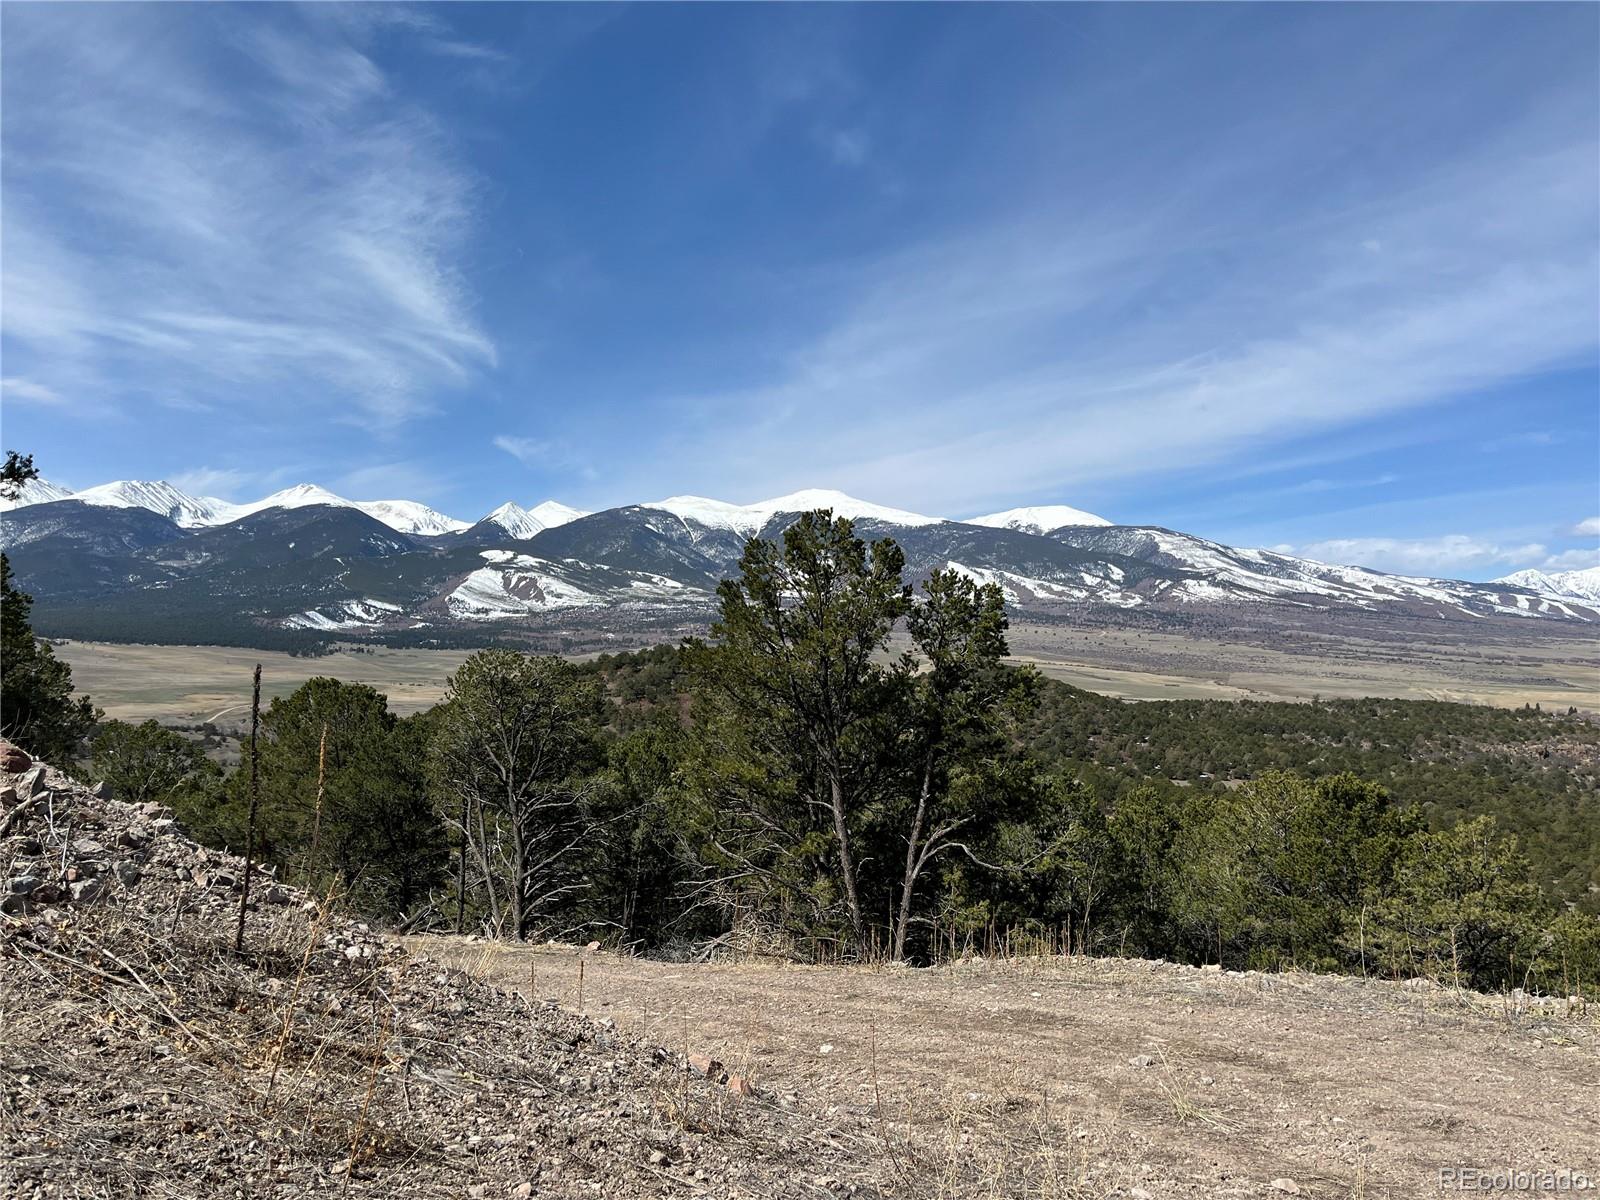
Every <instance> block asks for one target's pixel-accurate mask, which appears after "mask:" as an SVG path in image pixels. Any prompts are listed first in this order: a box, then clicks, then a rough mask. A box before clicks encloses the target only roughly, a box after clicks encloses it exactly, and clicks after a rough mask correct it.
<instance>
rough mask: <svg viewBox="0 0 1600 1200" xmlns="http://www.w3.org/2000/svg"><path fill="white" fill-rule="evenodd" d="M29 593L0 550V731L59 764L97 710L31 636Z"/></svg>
mask: <svg viewBox="0 0 1600 1200" xmlns="http://www.w3.org/2000/svg"><path fill="white" fill-rule="evenodd" d="M32 609H33V597H31V596H29V595H28V594H27V593H26V592H22V591H19V590H17V589H16V588H15V587H13V586H12V583H11V564H10V562H8V561H7V559H6V556H5V555H4V554H0V735H3V736H5V737H7V738H10V739H11V740H12V741H14V742H16V743H18V744H19V745H21V746H22V747H23V748H24V749H26V750H28V751H29V752H30V753H32V754H33V755H34V756H35V757H38V758H43V759H46V760H47V761H49V762H52V763H54V764H56V765H57V766H61V767H65V766H68V765H70V764H71V763H72V761H73V760H74V759H75V758H77V756H78V754H79V752H80V750H81V748H82V746H83V741H84V738H86V737H87V736H88V734H89V731H90V730H91V729H93V728H94V723H95V721H97V720H98V719H99V716H100V714H99V712H98V710H97V709H96V708H95V707H94V705H93V704H92V703H91V702H90V701H89V698H88V697H87V696H76V697H75V696H74V695H73V694H72V668H71V667H70V666H69V665H68V664H66V663H64V662H62V661H61V660H60V659H58V658H57V657H56V656H55V651H53V650H52V649H51V648H50V647H49V646H48V645H47V644H46V643H44V642H42V641H40V640H39V639H38V638H36V637H34V636H33V626H32V624H31V623H30V620H29V618H30V616H31V614H32Z"/></svg>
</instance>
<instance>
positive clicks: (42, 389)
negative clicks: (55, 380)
mask: <svg viewBox="0 0 1600 1200" xmlns="http://www.w3.org/2000/svg"><path fill="white" fill-rule="evenodd" d="M0 395H3V396H5V398H6V399H8V400H23V401H28V402H31V403H34V404H65V403H66V398H65V397H64V396H62V395H61V394H60V393H59V392H57V391H56V390H55V389H54V388H50V387H46V386H45V385H44V384H42V383H35V382H34V381H33V380H31V379H22V378H19V377H15V376H13V377H10V378H6V379H0Z"/></svg>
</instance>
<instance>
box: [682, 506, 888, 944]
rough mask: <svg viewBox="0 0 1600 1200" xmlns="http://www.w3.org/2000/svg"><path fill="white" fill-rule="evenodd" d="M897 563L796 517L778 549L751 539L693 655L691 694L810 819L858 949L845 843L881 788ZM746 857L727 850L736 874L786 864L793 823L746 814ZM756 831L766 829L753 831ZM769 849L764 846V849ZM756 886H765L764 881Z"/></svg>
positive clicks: (804, 835) (853, 863) (861, 928)
mask: <svg viewBox="0 0 1600 1200" xmlns="http://www.w3.org/2000/svg"><path fill="white" fill-rule="evenodd" d="M904 566H905V555H904V553H903V552H902V551H901V550H900V548H899V547H898V546H896V545H895V544H894V542H893V541H891V540H889V539H883V540H881V541H878V542H875V543H873V544H872V545H871V546H870V547H869V546H867V544H866V543H865V542H863V541H862V540H861V539H860V538H858V537H857V536H856V535H855V530H854V527H853V525H852V524H851V522H850V521H849V520H846V519H844V518H840V519H838V520H835V519H834V517H833V514H832V512H831V511H829V510H827V509H820V510H818V511H815V512H808V513H802V514H801V515H800V517H799V518H798V519H797V520H796V521H795V523H794V524H793V525H791V526H789V528H788V529H786V530H785V531H784V535H783V545H782V547H781V548H780V547H779V546H778V545H777V544H776V543H773V542H768V541H763V540H761V539H759V538H753V539H751V540H750V542H749V543H747V545H746V546H745V550H744V555H743V557H742V558H741V559H740V561H739V577H738V578H736V579H728V580H724V581H723V582H722V584H721V585H720V586H719V588H718V590H717V599H718V609H719V615H718V619H717V620H716V622H715V623H714V624H713V625H712V628H711V634H712V638H713V641H714V644H713V645H709V646H707V645H699V646H696V647H695V648H694V651H693V655H692V658H693V662H694V666H695V669H696V672H697V674H698V677H699V680H700V682H701V685H702V686H703V687H704V688H706V689H708V690H709V691H710V692H711V693H712V694H713V695H714V697H715V701H716V703H718V704H720V705H722V706H723V708H724V710H725V711H731V712H733V713H736V714H737V719H738V720H739V721H741V722H742V723H743V724H744V726H745V729H744V736H745V737H746V738H747V739H748V744H749V745H750V747H751V749H752V750H754V751H755V753H757V754H758V755H759V756H760V758H761V762H762V765H763V769H764V770H765V769H768V768H770V769H771V771H772V773H774V774H777V775H779V776H781V777H782V780H783V782H782V783H781V784H780V785H779V786H780V787H787V788H789V789H791V790H792V794H793V798H794V802H795V803H797V804H799V805H801V806H803V808H804V809H805V810H806V811H807V812H815V813H818V814H821V815H823V817H824V821H825V829H826V832H825V833H823V836H824V837H826V838H827V839H828V841H829V843H830V853H831V856H832V858H833V859H834V863H835V870H834V879H835V881H836V882H837V885H838V890H839V895H840V897H841V902H842V904H843V906H844V916H845V923H846V927H847V930H848V933H849V936H850V937H851V938H852V939H853V941H854V942H855V944H856V945H858V946H859V945H861V944H862V943H863V942H864V941H865V940H866V931H867V917H866V910H865V908H864V905H863V902H862V894H861V892H862V889H861V880H860V877H859V871H860V864H859V862H858V856H857V848H856V843H857V839H858V838H859V837H860V836H861V835H862V832H863V829H862V827H863V825H864V824H865V822H866V820H867V819H868V816H869V810H870V809H871V808H872V807H873V806H874V805H875V804H876V803H878V802H879V801H881V799H882V798H883V795H884V792H885V788H886V787H887V786H890V785H891V784H890V780H889V776H890V774H891V770H892V765H891V764H890V763H889V762H887V761H886V759H885V756H884V753H883V751H884V741H885V739H884V735H883V722H884V721H885V720H886V719H888V718H889V717H890V716H891V715H892V713H893V712H894V710H895V708H896V700H895V694H894V692H895V688H896V687H898V686H899V681H898V680H897V679H895V678H893V677H892V676H891V675H890V674H889V673H887V672H885V671H884V670H883V668H882V666H881V664H880V663H879V662H878V661H876V660H877V658H878V656H880V655H881V654H882V653H883V651H884V650H885V649H886V647H887V645H888V641H889V634H890V632H891V631H892V630H893V628H894V625H895V622H896V621H897V620H898V619H899V618H900V617H901V616H903V615H904V614H905V612H906V609H907V608H908V606H909V604H910V589H909V588H907V587H906V586H905V584H904V583H903V582H902V581H901V571H902V570H903V568H904ZM749 815H750V817H751V820H750V821H748V822H746V829H747V831H748V832H751V833H753V834H754V835H755V836H756V838H757V839H758V841H759V842H760V848H759V849H755V848H746V849H739V848H737V847H730V854H731V856H732V857H733V858H735V859H737V860H740V862H741V864H742V869H743V870H745V871H749V872H763V871H768V872H770V871H771V870H772V867H773V864H770V863H767V862H764V861H762V860H764V859H766V858H769V857H770V855H771V854H773V853H775V854H777V855H779V856H787V855H788V854H790V853H793V852H795V851H796V850H801V851H802V852H803V848H802V847H801V846H797V845H795V844H794V839H795V838H796V837H797V836H798V837H799V838H800V840H801V841H802V842H804V841H809V840H810V838H811V837H812V836H813V834H814V833H820V832H822V831H820V830H818V831H813V830H811V828H810V824H811V823H810V822H809V821H808V820H805V819H804V818H800V819H798V820H797V819H793V818H789V817H779V818H778V820H776V821H774V820H771V819H770V818H765V817H762V816H761V815H760V814H757V813H753V812H752V813H751V814H749ZM762 826H767V828H762ZM774 836H776V837H777V838H778V840H779V842H780V843H781V842H784V841H787V842H788V843H789V844H787V845H783V844H775V843H774V842H773V841H772V838H773V837H774ZM769 878H770V876H769Z"/></svg>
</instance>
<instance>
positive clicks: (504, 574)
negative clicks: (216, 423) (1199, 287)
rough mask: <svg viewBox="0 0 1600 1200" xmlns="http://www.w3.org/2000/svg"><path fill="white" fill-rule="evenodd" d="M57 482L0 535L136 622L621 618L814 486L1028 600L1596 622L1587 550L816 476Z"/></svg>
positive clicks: (642, 613) (913, 558)
mask: <svg viewBox="0 0 1600 1200" xmlns="http://www.w3.org/2000/svg"><path fill="white" fill-rule="evenodd" d="M62 490H63V489H59V488H52V487H51V486H50V485H45V486H44V487H42V488H39V489H36V490H35V492H34V494H33V496H30V497H25V498H24V502H23V503H22V504H21V505H14V506H12V508H11V509H10V510H9V511H6V512H5V513H4V515H3V520H0V544H3V545H4V546H5V547H6V548H7V552H8V554H10V555H11V557H12V560H13V564H14V566H15V568H16V570H17V573H18V578H19V580H21V581H22V583H23V584H24V585H25V586H26V587H27V588H28V589H29V590H31V591H33V592H34V593H35V594H36V599H38V600H39V601H41V603H43V604H44V605H45V606H46V607H48V606H50V605H52V604H54V605H58V606H62V607H69V608H73V609H75V610H77V611H79V612H80V613H82V614H88V613H89V610H91V609H97V608H103V607H104V606H106V605H107V604H108V602H111V600H112V598H113V597H114V598H115V601H114V603H113V604H111V607H113V608H115V609H116V610H117V611H118V612H119V613H120V614H122V617H123V618H125V621H126V623H127V624H128V625H129V626H130V627H131V628H133V629H134V631H135V633H140V632H141V631H142V630H144V629H145V628H155V627H157V626H162V627H165V624H170V622H171V621H173V620H177V619H178V617H177V614H180V613H183V614H191V617H190V619H192V620H194V621H199V622H201V623H205V622H210V621H217V620H226V621H229V622H233V623H234V624H235V625H239V624H241V623H242V624H243V625H246V626H251V627H260V626H267V627H274V628H278V629H298V630H310V631H320V632H331V631H335V630H359V631H364V632H366V633H372V634H375V635H378V636H382V635H383V634H385V633H400V632H404V633H407V634H408V635H409V634H410V633H412V632H414V631H417V630H423V629H427V628H432V627H449V626H456V627H460V628H485V627H488V626H495V625H498V624H508V625H514V624H517V623H520V622H526V621H532V620H538V619H540V618H541V617H543V616H545V615H549V616H550V617H551V619H552V620H553V619H556V616H557V614H560V619H561V620H563V621H575V622H578V623H580V624H581V623H583V622H585V621H589V622H591V623H593V622H595V621H599V622H602V623H604V622H610V623H611V624H613V625H616V624H618V623H620V624H621V625H624V626H626V625H628V624H630V623H633V624H635V625H636V624H637V623H638V622H640V621H644V620H655V619H656V618H657V617H660V616H662V615H664V614H673V613H678V614H682V617H683V620H685V621H689V622H691V623H694V622H699V621H702V620H703V614H704V613H705V612H706V611H708V610H709V609H710V607H711V606H712V605H713V604H714V597H715V593H716V589H717V586H718V584H719V583H720V581H721V580H723V579H726V578H729V577H731V576H733V575H735V574H737V571H738V563H739V559H740V556H741V555H742V553H743V550H744V546H745V542H746V540H747V539H748V538H750V537H762V538H765V539H768V540H774V539H777V538H779V537H781V535H782V533H783V530H784V529H785V528H786V527H787V525H788V524H789V523H790V521H791V520H792V519H793V517H794V516H795V515H796V514H797V513H799V512H801V511H805V510H807V509H809V508H813V507H828V508H832V509H833V510H834V511H835V512H836V513H837V514H838V515H841V516H848V517H850V518H852V519H853V520H854V521H856V523H857V526H858V530H859V532H860V533H861V535H862V536H863V537H867V538H878V537H892V538H894V539H896V540H897V541H898V542H899V543H900V545H901V547H902V549H903V550H904V551H905V554H906V562H907V570H908V572H909V574H910V575H911V577H912V578H913V579H918V578H923V577H926V575H927V574H928V573H930V572H931V571H933V570H936V569H945V570H954V571H958V572H960V573H962V574H965V575H967V576H968V577H970V578H972V579H975V580H978V581H980V582H986V583H987V582H992V583H995V584H997V585H998V586H999V587H1000V588H1001V590H1002V591H1003V592H1004V594H1005V596H1006V599H1007V602H1008V604H1009V605H1010V606H1011V607H1013V608H1014V609H1015V610H1017V611H1020V612H1031V613H1037V614H1040V615H1041V616H1044V617H1051V616H1055V617H1069V618H1073V619H1076V617H1077V616H1083V615H1087V614H1115V613H1119V612H1120V613H1125V614H1130V619H1131V614H1136V613H1148V614H1152V615H1157V616H1163V615H1164V616H1165V617H1170V618H1173V619H1177V620H1180V621H1182V620H1190V619H1193V618H1194V617H1195V616H1196V615H1201V614H1205V615H1207V619H1212V618H1217V619H1224V620H1227V619H1232V618H1231V617H1229V614H1232V617H1238V616H1240V615H1242V614H1243V613H1245V612H1247V611H1255V612H1257V613H1264V612H1270V611H1279V612H1282V613H1284V614H1286V615H1287V614H1290V613H1296V612H1298V613H1301V614H1307V615H1309V614H1318V613H1325V614H1334V615H1338V614H1345V615H1348V616H1351V617H1356V618H1359V619H1361V620H1372V619H1380V620H1381V619H1384V618H1386V617H1387V616H1390V615H1392V616H1394V617H1396V618H1405V619H1414V618H1418V617H1424V618H1429V619H1434V618H1444V619H1450V620H1473V621H1476V620H1487V619H1501V618H1517V619H1522V620H1527V619H1542V620H1560V621H1576V622H1584V623H1589V622H1600V586H1596V587H1595V588H1594V589H1593V591H1592V592H1585V591H1584V590H1583V589H1584V588H1587V587H1588V586H1589V582H1595V583H1600V581H1593V580H1592V578H1591V577H1592V576H1593V575H1594V574H1600V572H1590V573H1585V572H1574V573H1569V574H1568V575H1551V574H1546V573H1543V572H1524V573H1518V574H1517V575H1515V576H1513V577H1510V578H1508V579H1506V580H1501V581H1491V582H1489V583H1473V582H1468V581H1462V580H1447V579H1430V578H1424V577H1418V576H1406V575H1396V574H1392V573H1387V572H1382V571H1375V570H1371V569H1368V568H1364V567H1356V566H1340V565H1335V564H1328V563H1320V562H1316V561H1314V560H1311V559H1303V558H1296V557H1294V556H1292V555H1288V554H1283V553H1280V552H1277V551H1272V550H1261V549H1248V548H1236V547H1231V546H1226V545H1224V544H1222V543H1219V542H1214V541H1210V540H1208V539H1205V538H1201V537H1197V536H1195V535H1192V534H1186V533H1181V532H1178V531H1175V530H1171V529H1166V528H1164V527H1160V526H1133V525H1115V524H1112V523H1110V522H1109V521H1108V520H1106V519H1105V518H1103V517H1098V516H1096V515H1095V514H1092V513H1087V512H1084V511H1083V510H1081V509H1073V508H1068V507H1066V506H1061V505H1046V506H1038V507H1033V508H1020V509H1010V510H1006V511H1004V512H1000V513H994V514H989V515H988V516H984V517H977V518H972V519H969V520H965V521H952V520H946V519H943V518H939V517H933V516H926V515H923V514H920V513H912V512H908V511H906V510H903V509H896V508H890V507H887V506H885V505H879V504H873V503H870V502H867V501H862V500H858V499H856V498H855V497H851V496H848V495H845V494H844V493H841V492H833V491H826V490H821V489H813V490H807V491H802V492H796V493H790V494H788V495H785V496H780V497H775V498H774V499H772V500H767V501H758V502H756V503H754V504H747V505H735V504H729V503H727V502H724V501H716V500H709V499H707V498H704V497H688V496H680V497H669V498H668V499H667V500H663V501H657V502H653V503H649V504H637V505H625V506H622V507H618V508H611V509H603V510H601V511H599V512H595V513H584V512H582V511H581V510H577V509H574V508H571V507H570V506H566V505H562V504H560V503H559V502H556V501H545V502H543V503H541V504H539V505H536V506H535V507H534V508H532V509H525V508H522V507H521V506H520V505H516V504H515V503H508V504H505V505H502V506H500V507H499V508H497V509H496V510H494V512H492V513H490V514H488V515H487V516H486V517H484V518H483V519H481V520H480V521H478V522H477V523H476V524H473V525H471V526H468V525H467V524H466V523H465V522H459V521H455V520H454V519H453V518H448V517H445V516H444V515H443V514H439V513H437V512H435V511H434V510H432V509H428V508H426V506H423V505H420V504H415V503H414V502H404V501H365V502H356V501H350V500H346V499H344V498H343V497H340V496H338V495H336V494H334V493H332V492H330V491H327V490H326V489H323V488H319V487H316V486H315V485H309V484H305V485H297V486H295V487H292V488H288V489H285V490H284V491H281V492H276V493H274V494H273V495H271V496H268V497H264V498H263V499H262V500H260V501H256V502H253V503H250V504H243V505H233V504H231V503H229V502H224V501H214V500H211V499H209V498H206V497H193V496H190V495H188V494H187V493H184V492H182V491H181V489H177V488H174V487H172V485H170V484H159V485H158V484H157V483H149V482H140V481H119V482H118V483H116V484H111V485H101V487H100V488H99V489H89V492H88V493H80V494H77V495H74V496H69V497H66V498H56V499H39V498H38V497H46V496H54V495H56V494H57V493H59V492H61V491H62ZM240 513H242V514H243V515H238V514H240ZM222 517H231V518H232V519H230V520H226V521H222V520H221V519H220V518H222ZM208 520H209V521H211V522H213V523H210V524H207V523H204V522H206V521H208ZM1058 521H1059V522H1061V523H1060V524H1057V522H1058ZM1569 575H1570V577H1571V578H1572V580H1574V581H1575V582H1573V583H1571V584H1569V583H1567V582H1566V581H1567V580H1568V578H1569ZM1568 586H1570V587H1572V588H1574V589H1575V590H1576V593H1577V594H1572V593H1569V592H1567V591H1564V590H1563V588H1564V587H1568ZM585 613H587V614H590V615H588V616H585V615H584V614H585ZM81 619H82V620H84V621H89V620H92V621H93V622H94V623H98V624H103V623H104V621H105V619H106V618H105V617H104V615H103V613H95V614H93V615H92V617H91V616H84V617H82V618H81ZM1096 619H1099V618H1098V617H1097V618H1096ZM1119 619H1120V618H1119ZM1295 619H1297V620H1301V619H1305V618H1304V617H1297V618H1295ZM141 622H143V625H141V624H140V623H141ZM153 640H159V638H156V639H153Z"/></svg>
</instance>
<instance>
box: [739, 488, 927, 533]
mask: <svg viewBox="0 0 1600 1200" xmlns="http://www.w3.org/2000/svg"><path fill="white" fill-rule="evenodd" d="M749 507H750V508H751V509H753V510H755V511H758V512H764V513H765V514H766V515H767V516H768V517H771V516H773V515H774V514H776V513H789V512H809V511H810V510H812V509H814V508H831V509H832V510H833V515H834V516H836V517H849V518H850V519H851V520H852V521H861V520H867V521H888V522H890V523H892V524H895V525H937V524H939V522H941V521H943V520H944V518H943V517H925V516H923V515H922V514H921V513H914V512H907V511H906V510H905V509H903V508H888V507H886V506H884V505H882V504H872V503H870V502H868V501H866V500H857V499H856V498H855V497H854V496H847V495H845V494H844V493H843V492H836V491H833V490H831V489H829V488H806V489H805V490H803V491H799V492H790V493H789V494H788V495H787V496H778V497H777V498H776V499H772V500H763V501H761V502H760V503H759V504H752V505H750V506H749Z"/></svg>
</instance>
